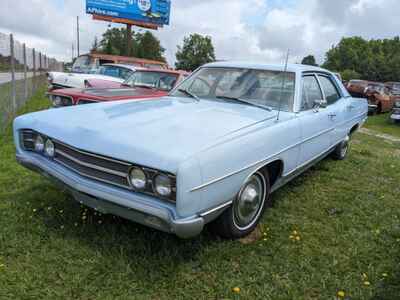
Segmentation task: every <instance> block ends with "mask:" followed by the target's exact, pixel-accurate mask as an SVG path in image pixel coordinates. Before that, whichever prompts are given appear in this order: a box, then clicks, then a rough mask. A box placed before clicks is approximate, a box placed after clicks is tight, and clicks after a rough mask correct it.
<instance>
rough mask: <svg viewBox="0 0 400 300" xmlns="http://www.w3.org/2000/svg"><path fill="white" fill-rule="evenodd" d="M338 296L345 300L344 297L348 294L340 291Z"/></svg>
mask: <svg viewBox="0 0 400 300" xmlns="http://www.w3.org/2000/svg"><path fill="white" fill-rule="evenodd" d="M337 296H338V297H339V298H344V296H346V294H345V292H344V291H338V292H337Z"/></svg>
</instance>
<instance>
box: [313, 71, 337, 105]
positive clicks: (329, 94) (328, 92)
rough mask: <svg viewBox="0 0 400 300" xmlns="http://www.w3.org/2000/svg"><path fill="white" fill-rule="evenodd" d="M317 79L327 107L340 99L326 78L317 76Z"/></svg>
mask: <svg viewBox="0 0 400 300" xmlns="http://www.w3.org/2000/svg"><path fill="white" fill-rule="evenodd" d="M318 79H319V81H320V82H321V87H322V89H323V90H324V93H325V98H326V102H327V103H328V105H330V104H333V103H335V102H336V101H338V100H339V99H340V95H339V93H338V91H337V89H336V87H335V85H334V84H333V83H332V81H331V80H330V79H329V78H328V77H326V76H318Z"/></svg>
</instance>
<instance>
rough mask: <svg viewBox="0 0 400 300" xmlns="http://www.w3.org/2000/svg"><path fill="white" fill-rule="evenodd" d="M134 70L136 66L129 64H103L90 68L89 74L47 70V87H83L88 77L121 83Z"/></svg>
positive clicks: (52, 88) (50, 89)
mask: <svg viewBox="0 0 400 300" xmlns="http://www.w3.org/2000/svg"><path fill="white" fill-rule="evenodd" d="M135 71H136V67H134V66H131V65H121V64H104V65H102V66H100V67H99V68H97V69H93V70H90V71H89V72H90V73H89V74H84V73H62V72H49V73H47V79H48V83H49V87H48V89H49V91H52V90H57V89H65V88H84V87H85V81H86V80H89V79H103V80H109V81H114V82H117V83H119V84H121V83H123V82H124V81H125V80H126V79H128V78H129V77H130V76H131V75H132V74H133V73H134V72H135Z"/></svg>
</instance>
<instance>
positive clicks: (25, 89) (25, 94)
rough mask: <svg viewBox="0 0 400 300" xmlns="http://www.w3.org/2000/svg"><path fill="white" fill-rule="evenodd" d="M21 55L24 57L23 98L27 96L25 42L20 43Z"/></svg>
mask: <svg viewBox="0 0 400 300" xmlns="http://www.w3.org/2000/svg"><path fill="white" fill-rule="evenodd" d="M22 55H23V57H24V98H25V100H26V99H27V98H28V73H27V72H28V66H27V64H28V63H27V61H26V45H25V43H24V44H23V45H22Z"/></svg>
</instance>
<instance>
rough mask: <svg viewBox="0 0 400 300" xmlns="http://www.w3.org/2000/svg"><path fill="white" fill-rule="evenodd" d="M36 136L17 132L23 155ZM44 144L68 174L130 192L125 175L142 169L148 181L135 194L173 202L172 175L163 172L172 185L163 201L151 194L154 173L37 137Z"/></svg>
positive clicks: (28, 149)
mask: <svg viewBox="0 0 400 300" xmlns="http://www.w3.org/2000/svg"><path fill="white" fill-rule="evenodd" d="M38 135H39V133H38V132H36V131H33V130H28V129H25V130H21V131H20V141H21V145H22V148H23V149H24V150H26V151H35V140H36V138H37V136H38ZM40 135H41V136H42V138H43V139H44V140H46V139H50V140H51V141H52V142H53V143H54V147H55V156H54V157H53V158H52V159H53V160H54V161H55V162H57V163H58V164H60V165H62V166H64V167H66V168H68V169H70V170H71V171H73V172H75V173H77V174H79V175H81V176H83V177H87V178H90V179H93V180H97V181H101V182H104V183H107V184H111V185H114V186H117V187H121V188H124V189H129V190H133V188H132V187H131V185H130V182H129V180H128V174H129V171H130V169H131V168H132V167H133V166H136V167H139V168H142V170H143V171H144V172H145V173H146V175H147V178H148V183H147V184H146V188H145V189H144V190H140V191H138V192H140V193H144V194H148V195H151V196H157V197H158V198H161V199H164V200H167V201H172V202H175V200H176V177H175V176H174V175H172V174H167V173H165V172H163V173H162V174H164V175H167V176H168V177H169V178H170V179H171V181H172V185H173V188H172V190H173V193H172V195H171V196H170V197H169V198H163V197H160V196H158V195H156V194H155V192H154V187H153V179H154V178H155V177H156V176H157V175H158V174H160V172H159V171H158V170H154V169H151V168H146V167H142V166H137V165H134V164H131V163H128V162H124V161H120V160H116V159H113V158H110V157H106V156H103V155H99V154H94V153H90V152H87V151H84V150H80V149H77V148H75V147H72V146H69V145H66V144H64V143H63V142H61V141H58V140H56V139H52V138H49V137H46V136H44V135H42V134H40Z"/></svg>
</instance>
